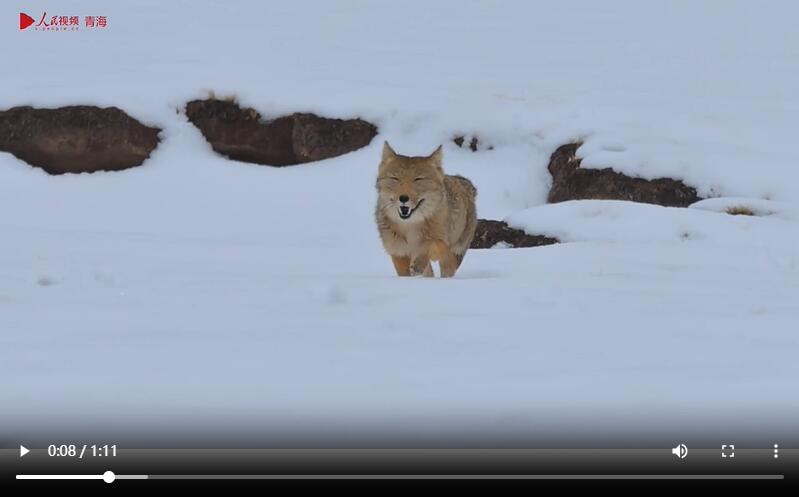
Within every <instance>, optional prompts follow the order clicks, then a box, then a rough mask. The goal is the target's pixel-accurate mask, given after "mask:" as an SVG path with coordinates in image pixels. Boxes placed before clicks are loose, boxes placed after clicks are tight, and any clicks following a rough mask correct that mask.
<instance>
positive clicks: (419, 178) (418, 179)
mask: <svg viewBox="0 0 799 497" xmlns="http://www.w3.org/2000/svg"><path fill="white" fill-rule="evenodd" d="M425 179H427V178H425V177H424V176H420V177H418V178H414V179H413V180H414V181H422V180H425Z"/></svg>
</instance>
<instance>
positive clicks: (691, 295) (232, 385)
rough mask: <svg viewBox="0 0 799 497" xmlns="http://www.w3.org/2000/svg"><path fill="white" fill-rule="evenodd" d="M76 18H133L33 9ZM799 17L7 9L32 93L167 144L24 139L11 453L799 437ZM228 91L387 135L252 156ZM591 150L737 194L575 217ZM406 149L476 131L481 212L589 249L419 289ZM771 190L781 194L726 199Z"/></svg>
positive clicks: (1, 285) (14, 274)
mask: <svg viewBox="0 0 799 497" xmlns="http://www.w3.org/2000/svg"><path fill="white" fill-rule="evenodd" d="M52 9H57V11H55V10H52ZM45 10H47V11H48V14H49V15H80V16H84V15H104V16H107V18H108V27H107V28H104V29H103V30H100V29H94V30H88V29H82V30H81V31H79V32H35V31H30V30H26V31H19V30H18V29H17V28H16V26H14V24H13V23H15V22H16V18H17V16H18V14H19V12H20V11H23V12H27V13H28V14H30V15H31V16H32V17H34V18H36V19H37V21H38V19H39V17H40V16H41V13H42V12H43V11H45ZM51 10H52V11H51ZM797 14H799V4H796V3H795V2H792V1H784V2H778V1H773V2H770V3H769V8H768V9H765V8H762V6H759V5H756V4H754V3H752V2H746V1H711V0H705V1H702V2H688V1H672V2H666V3H655V2H640V1H632V0H629V1H626V0H616V1H606V2H589V1H565V2H522V1H516V2H513V1H508V2H489V1H468V0H459V1H450V0H446V1H438V2H421V1H412V2H402V3H401V4H397V3H396V2H394V3H389V2H378V1H355V0H347V1H344V0H342V1H338V2H323V1H304V2H303V1H298V2H290V3H289V2H281V3H277V2H243V1H241V2H227V3H220V2H210V1H190V2H189V1H171V2H168V3H167V2H155V1H152V2H146V1H136V2H132V1H126V2H113V3H110V2H100V1H81V2H70V1H63V2H58V3H57V4H53V3H47V2H35V1H30V2H25V3H24V5H16V4H15V3H12V2H7V3H3V5H2V6H0V18H2V19H5V20H6V21H7V22H6V23H5V27H3V28H0V46H3V47H5V48H3V50H0V67H3V68H6V69H5V70H3V72H2V74H0V89H2V91H0V109H5V108H8V107H12V106H16V105H26V104H27V105H35V106H40V107H53V106H60V105H70V104H94V105H100V106H110V105H115V106H119V107H121V108H122V109H123V110H125V111H126V112H128V113H130V114H131V115H132V116H134V117H136V118H138V119H141V120H142V121H143V122H145V123H147V124H151V125H156V126H159V127H161V128H163V130H164V131H163V133H162V143H161V144H160V146H159V147H158V149H157V150H156V151H155V153H154V154H153V156H152V157H151V158H150V159H149V160H148V161H147V162H146V163H145V164H144V166H143V167H140V168H136V169H132V170H128V171H124V172H114V173H96V174H93V175H65V176H59V177H53V176H48V175H47V174H45V173H44V172H42V171H40V170H38V169H34V168H31V167H29V166H27V165H26V164H24V163H23V162H21V161H19V160H17V159H16V158H14V157H13V156H12V155H10V154H6V153H0V230H2V234H3V236H2V242H0V261H2V262H0V444H4V443H8V444H9V445H11V444H13V443H18V442H19V441H20V440H39V441H42V442H47V441H52V438H51V437H52V436H54V435H57V436H60V437H62V438H64V437H67V436H68V435H71V436H78V435H80V436H86V437H90V436H95V437H96V436H106V437H113V438H114V439H115V440H117V441H118V442H119V443H121V444H125V443H127V446H131V445H135V444H140V446H144V445H154V444H156V443H161V444H164V445H187V444H188V443H192V444H196V445H209V444H217V445H242V444H247V443H250V444H252V445H265V444H269V443H273V444H284V445H285V444H305V445H315V444H316V445H321V444H333V445H335V444H339V445H342V444H343V445H347V444H353V443H370V442H371V443H377V442H376V440H378V439H386V440H389V439H390V440H391V441H393V442H392V443H396V444H403V443H404V444H414V443H416V444H425V445H427V446H432V445H459V444H461V445H463V444H467V445H468V444H475V445H478V444H480V445H495V446H496V445H513V444H516V445H525V444H526V445H533V444H540V443H549V444H550V445H556V444H570V445H573V446H584V445H588V444H592V443H595V444H605V445H623V444H627V445H630V444H631V445H636V444H638V445H644V444H646V443H647V442H648V441H649V442H657V443H671V444H672V445H673V443H676V442H677V441H680V442H686V443H688V444H689V445H690V444H691V442H692V441H696V442H699V441H700V440H701V441H702V442H707V443H711V442H712V443H714V444H715V443H716V442H728V441H729V440H730V439H734V440H735V441H736V442H738V443H744V441H748V442H749V443H752V444H755V443H774V442H779V443H781V444H783V445H784V444H787V443H789V442H792V443H795V442H797V441H799V429H797V427H798V425H799V422H797V419H799V361H797V360H796V357H797V355H798V353H799V334H797V328H799V327H798V326H797V318H799V305H797V300H799V299H797V297H799V229H798V228H799V225H798V224H797V219H798V218H797V212H799V207H798V206H799V151H797V148H796V147H795V146H793V145H792V144H793V143H794V141H795V133H796V129H797V127H796V117H797V112H798V111H799V96H797V92H796V88H799V70H798V69H797V67H798V66H797V64H799V48H797V47H799V34H797V32H796V30H795V29H794V26H793V23H794V20H795V19H796V15H797ZM9 47H13V49H12V48H9ZM9 68H17V69H18V70H14V71H11V70H9ZM209 90H213V91H214V92H215V93H216V94H217V95H225V94H235V95H236V96H237V98H238V99H239V101H240V102H241V103H242V104H243V105H251V106H254V107H255V108H257V109H258V110H259V111H260V112H261V113H262V114H264V115H267V116H269V115H274V116H277V115H280V114H283V113H287V112H294V111H314V112H317V113H320V114H322V115H329V116H332V117H354V116H360V117H363V118H365V119H368V120H371V121H373V122H375V123H377V124H378V125H379V127H380V135H379V136H378V137H377V138H376V139H375V140H374V141H373V143H372V144H371V145H370V146H369V147H366V148H364V149H361V150H359V151H357V152H354V153H352V154H348V155H346V156H342V157H338V158H335V159H330V160H326V161H323V162H320V163H315V164H307V165H301V166H295V167H290V168H283V169H273V168H269V167H261V166H254V165H250V164H244V163H236V162H233V161H230V160H227V159H224V158H222V157H219V156H216V155H215V154H214V153H213V152H212V151H211V149H210V146H209V145H208V144H207V143H206V142H205V140H204V139H203V137H202V136H201V134H200V133H199V131H198V130H197V129H196V128H194V127H193V126H192V125H191V124H189V123H188V122H187V121H186V118H185V116H183V115H182V113H180V112H176V109H180V108H182V106H183V105H184V104H185V102H186V101H188V100H191V99H194V98H202V97H204V96H205V95H206V93H207V91H209ZM456 133H466V134H477V135H478V136H479V137H480V139H481V141H483V142H484V143H486V144H490V145H493V146H494V150H492V151H484V152H478V153H472V152H470V151H468V150H461V149H458V148H457V147H455V145H453V144H452V143H451V142H450V141H449V140H450V139H451V137H452V136H453V135H454V134H456ZM577 138H580V139H583V140H584V141H585V144H584V145H583V147H582V148H581V149H580V151H579V154H580V155H581V156H582V157H584V161H583V166H584V167H592V166H597V167H605V166H608V165H612V166H614V167H615V168H616V169H617V170H619V171H621V172H624V173H627V174H630V175H635V176H640V177H644V178H654V177H658V176H669V177H673V178H679V179H683V180H685V181H686V183H688V184H690V185H691V186H694V187H695V188H697V190H698V191H699V194H700V195H701V196H705V197H724V198H717V199H712V200H707V201H703V202H700V203H699V204H698V205H696V206H695V208H690V209H673V208H663V207H658V206H650V205H637V204H629V203H622V202H610V201H582V202H567V203H563V204H557V205H544V204H545V200H546V193H547V191H548V188H549V184H550V177H549V174H548V172H547V170H546V165H547V160H548V157H549V154H550V153H551V152H552V151H553V150H554V148H555V147H556V146H558V145H560V144H562V143H565V142H567V141H570V140H573V139H577ZM384 139H387V140H389V141H391V143H392V145H393V146H394V148H395V149H396V150H397V151H399V152H401V153H406V154H423V153H429V152H430V151H432V150H433V149H434V148H435V147H436V146H437V145H438V144H439V143H444V144H445V162H444V164H445V168H446V169H447V170H448V171H449V172H453V173H460V174H464V175H466V176H468V177H470V178H471V179H472V180H473V181H474V183H475V184H476V185H477V187H478V189H479V204H478V210H479V213H480V216H481V217H486V218H495V219H504V218H507V220H508V222H509V223H510V224H511V225H513V226H516V227H520V228H525V229H528V230H530V231H531V232H533V233H542V234H551V235H556V236H558V237H560V238H561V239H562V240H564V241H565V242H567V243H563V244H560V245H556V246H549V247H543V248H535V249H516V250H501V249H496V250H482V251H470V252H469V253H468V254H467V256H466V260H465V262H464V266H463V267H462V269H461V271H460V272H459V273H458V275H457V277H456V278H454V279H452V280H438V279H436V280H427V279H399V278H396V277H394V276H393V271H392V267H391V264H390V261H389V260H388V258H387V257H386V256H385V254H383V252H382V249H381V247H380V243H379V241H378V237H377V232H376V229H375V227H374V225H373V219H372V208H373V203H374V200H375V193H374V175H375V170H376V165H377V160H378V157H379V150H380V146H381V144H382V141H383V140H384ZM725 198H729V199H731V200H725ZM740 204H745V205H748V206H749V207H750V208H751V209H752V210H753V211H755V212H756V213H757V214H759V215H758V216H754V217H752V216H730V215H728V214H726V213H724V212H723V211H724V210H725V209H726V208H727V207H729V206H731V205H735V206H737V205H740ZM189 439H190V442H189ZM178 442H179V443H178ZM31 443H33V442H31ZM669 446H671V445H669Z"/></svg>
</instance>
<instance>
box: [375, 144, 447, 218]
mask: <svg viewBox="0 0 799 497" xmlns="http://www.w3.org/2000/svg"><path fill="white" fill-rule="evenodd" d="M443 155H444V154H443V152H442V150H441V147H440V146H439V147H438V148H437V149H436V150H435V152H433V153H432V154H430V155H429V156H427V157H407V156H405V155H399V154H398V153H396V152H394V150H393V149H392V148H391V145H389V144H388V142H385V143H384V144H383V156H382V158H381V159H380V167H379V168H378V172H377V192H378V198H377V208H378V211H379V212H381V213H383V214H384V215H385V216H387V217H388V218H389V219H391V220H393V221H394V222H397V223H416V222H420V221H424V220H425V219H427V218H428V217H429V216H431V215H432V214H433V213H434V212H435V211H436V209H437V208H438V206H439V205H440V204H441V203H442V202H443V201H444V198H445V195H446V190H445V188H444V171H443V169H442V168H441V160H442V159H443Z"/></svg>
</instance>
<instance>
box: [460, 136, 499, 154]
mask: <svg viewBox="0 0 799 497" xmlns="http://www.w3.org/2000/svg"><path fill="white" fill-rule="evenodd" d="M452 141H453V142H454V143H455V145H457V146H458V147H460V148H463V147H464V145H466V137H465V136H463V135H457V136H456V137H455V138H453V139H452ZM468 146H469V150H471V151H472V152H477V151H478V150H481V146H482V145H481V143H480V139H479V138H477V137H476V136H472V139H471V140H469V144H468ZM487 150H494V147H493V146H492V145H489V146H488V148H487Z"/></svg>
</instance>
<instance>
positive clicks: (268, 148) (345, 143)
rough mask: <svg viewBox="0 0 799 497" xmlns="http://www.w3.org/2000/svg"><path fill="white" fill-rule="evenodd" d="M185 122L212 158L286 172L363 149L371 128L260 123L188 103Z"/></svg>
mask: <svg viewBox="0 0 799 497" xmlns="http://www.w3.org/2000/svg"><path fill="white" fill-rule="evenodd" d="M186 116H187V117H188V118H189V121H191V122H192V123H193V124H194V125H195V126H197V127H198V128H199V129H200V131H201V132H202V134H203V136H205V139H206V140H208V142H209V143H210V144H211V146H212V147H213V149H214V150H216V151H217V152H218V153H220V154H222V155H225V156H227V157H230V158H231V159H235V160H239V161H243V162H254V163H257V164H265V165H269V166H288V165H292V164H302V163H305V162H312V161H317V160H322V159H327V158H330V157H336V156H339V155H343V154H346V153H348V152H352V151H354V150H357V149H359V148H361V147H365V146H366V145H368V144H369V143H370V142H371V141H372V138H374V137H375V135H377V127H375V126H374V125H373V124H371V123H368V122H366V121H364V120H362V119H348V120H342V119H329V118H324V117H319V116H317V115H315V114H308V113H295V114H291V115H288V116H283V117H279V118H277V119H273V120H262V119H261V115H260V114H259V113H258V112H257V111H255V110H254V109H242V108H241V107H239V105H238V104H236V103H235V102H233V101H227V100H215V99H208V100H194V101H191V102H189V103H188V104H186Z"/></svg>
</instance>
